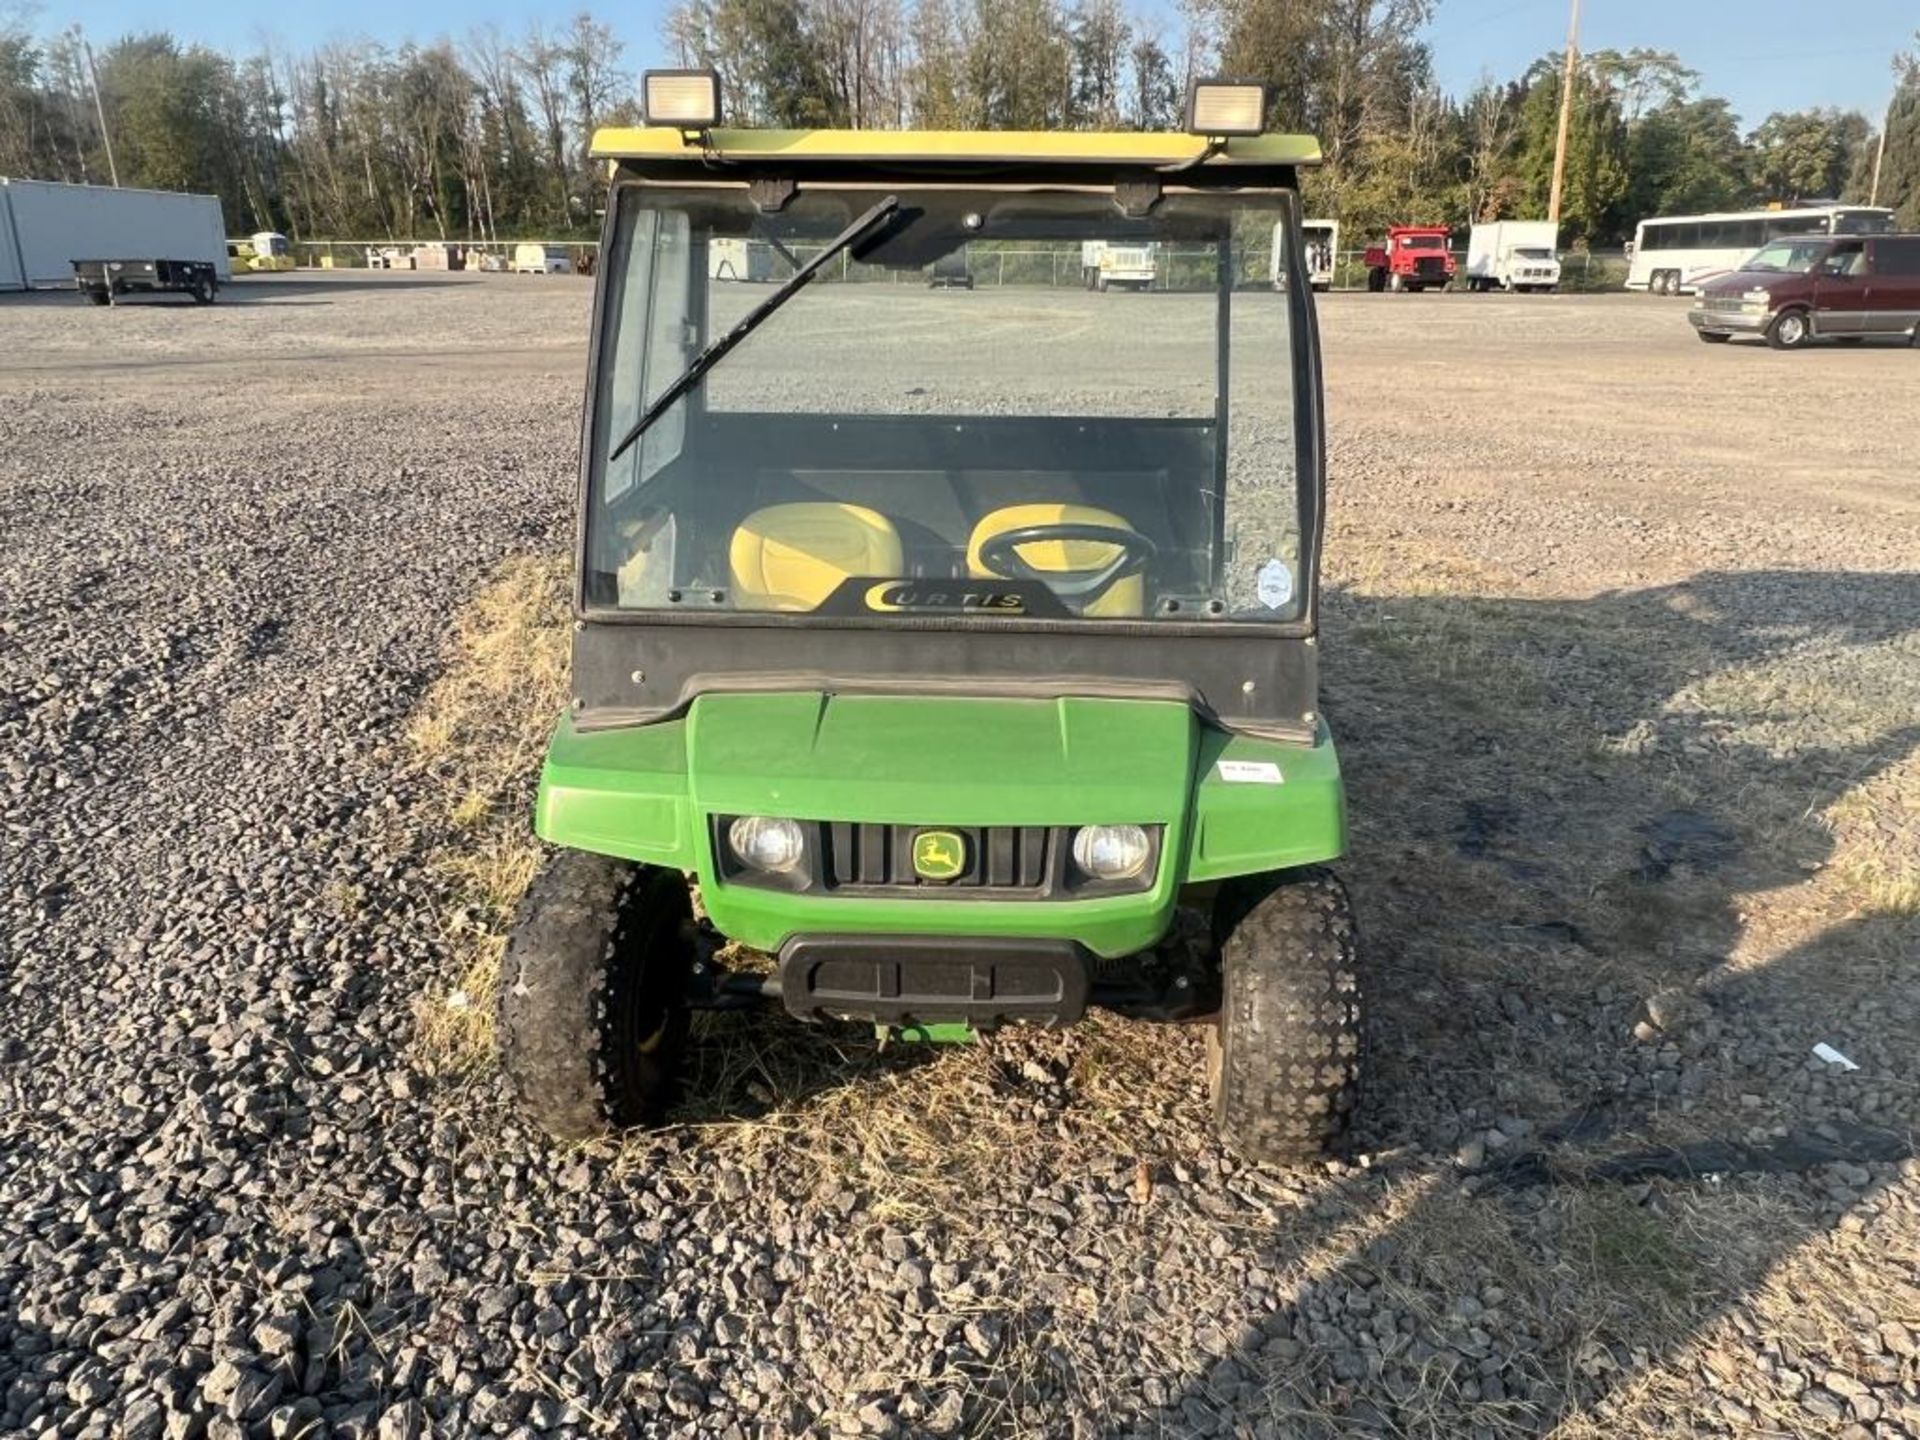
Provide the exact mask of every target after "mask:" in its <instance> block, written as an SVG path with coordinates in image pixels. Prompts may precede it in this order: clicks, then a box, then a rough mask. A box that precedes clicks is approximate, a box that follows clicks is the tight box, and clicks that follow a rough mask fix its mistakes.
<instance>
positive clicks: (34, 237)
mask: <svg viewBox="0 0 1920 1440" xmlns="http://www.w3.org/2000/svg"><path fill="white" fill-rule="evenodd" d="M156 255H163V256H166V257H167V258H168V259H170V260H174V261H190V260H193V261H201V262H204V263H207V264H210V265H212V266H213V268H214V275H215V277H216V278H217V279H220V280H225V279H227V278H228V276H229V275H230V274H231V273H232V271H231V269H230V268H229V266H228V262H227V226H226V222H225V221H224V220H222V219H221V217H220V201H219V199H218V197H216V196H213V195H186V194H181V193H179V192H176V191H171V190H116V189H113V188H111V187H109V186H106V185H65V184H61V183H59V182H57V181H52V180H6V179H0V290H31V289H33V288H35V287H36V286H42V285H45V286H65V285H69V284H71V283H72V282H73V262H74V261H75V260H79V259H83V258H85V257H87V256H106V257H109V258H115V257H120V258H129V257H139V256H156Z"/></svg>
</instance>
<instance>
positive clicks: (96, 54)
mask: <svg viewBox="0 0 1920 1440" xmlns="http://www.w3.org/2000/svg"><path fill="white" fill-rule="evenodd" d="M1438 3H1439V0H1180V5H1179V8H1178V10H1177V12H1176V13H1175V15H1174V16H1173V17H1172V18H1170V19H1168V20H1165V21H1163V20H1162V19H1160V18H1159V12H1155V11H1148V10H1145V9H1141V10H1129V9H1128V8H1127V7H1126V4H1125V3H1124V0H680V3H679V4H678V5H677V6H676V7H675V8H674V9H673V10H672V11H670V12H669V14H668V16H667V18H666V20H665V22H664V25H663V27H662V35H661V39H662V42H663V45H664V48H665V50H666V52H667V56H668V58H669V59H670V60H671V61H673V62H675V63H679V64H683V65H710V66H712V67H713V68H715V69H716V70H718V71H719V72H720V74H721V76H722V78H723V82H724V86H725V95H726V97H727V106H728V111H729V114H728V119H729V121H730V122H733V123H742V124H755V125H775V126H786V127H807V126H851V127H856V128H900V127H904V126H917V127H922V128H931V129H965V128H984V129H1042V130H1051V129H1068V130H1074V129H1149V130H1157V129H1171V128H1177V127H1178V126H1179V124H1180V118H1181V117H1180V111H1181V105H1182V99H1183V96H1184V93H1185V88H1186V85H1187V82H1188V81H1189V80H1190V79H1192V78H1193V77H1195V76H1200V75H1206V74H1210V73H1227V74H1232V75H1234V76H1245V77H1250V78H1258V79H1262V80H1265V81H1266V82H1267V83H1268V84H1269V85H1270V86H1271V87H1272V93H1273V108H1272V116H1271V118H1272V123H1273V126H1274V128H1276V129H1287V130H1305V131H1308V132H1311V133H1313V134H1316V135H1318V136H1319V137H1320V139H1321V141H1322V144H1323V147H1324V149H1325V152H1326V161H1327V163H1326V165H1325V167H1324V168H1323V169H1321V170H1320V171H1318V172H1316V173H1314V174H1311V175H1310V176H1309V177H1308V178H1307V179H1306V181H1305V186H1306V190H1307V196H1306V203H1307V206H1308V208H1309V209H1310V210H1311V211H1313V212H1315V213H1320V214H1327V215H1332V216H1337V217H1338V218H1340V219H1341V220H1342V221H1344V222H1345V223H1346V225H1347V226H1348V227H1349V233H1350V234H1353V235H1356V236H1357V235H1361V234H1369V233H1374V232H1376V231H1377V230H1379V229H1380V228H1382V227H1384V226H1386V225H1388V224H1393V223H1414V222H1418V223H1437V222H1447V223H1452V224H1456V225H1457V224H1462V223H1465V222H1467V221H1471V220H1475V219H1498V218H1502V217H1507V218H1532V217H1538V216H1542V215H1544V214H1545V213H1546V205H1547V190H1548V186H1549V184H1550V180H1551V173H1552V167H1553V155H1554V148H1555V138H1556V130H1557V124H1558V113H1559V106H1560V95H1561V86H1562V83H1563V82H1562V74H1563V66H1562V57H1560V56H1556V55H1545V56H1542V57H1541V58H1540V59H1539V60H1538V61H1536V62H1535V63H1534V64H1533V65H1531V66H1530V67H1529V68H1528V69H1527V70H1526V71H1525V73H1523V74H1521V75H1517V76H1513V77H1511V78H1509V79H1506V80H1493V79H1488V80H1485V81H1483V82H1482V83H1481V84H1480V85H1478V86H1477V87H1475V88H1474V89H1473V90H1472V91H1471V93H1468V94H1466V95H1450V94H1448V93H1446V92H1445V91H1444V90H1443V88H1442V87H1441V86H1440V85H1439V84H1438V83H1437V82H1436V80H1435V78H1434V73H1433V62H1432V55H1431V52H1430V50H1429V47H1428V46H1427V44H1426V42H1425V41H1424V40H1423V39H1422V38H1421V36H1422V31H1423V29H1424V27H1425V26H1426V24H1427V22H1428V21H1430V20H1431V19H1432V18H1433V15H1434V12H1435V10H1436V8H1437V4H1438ZM1916 41H1917V42H1920V37H1916ZM1893 63H1894V78H1895V82H1896V89H1895V97H1894V101H1893V105H1892V107H1891V109H1890V111H1889V112H1888V114H1887V119H1886V124H1887V133H1886V136H1885V144H1884V158H1883V159H1881V160H1880V169H1881V173H1880V186H1879V198H1880V203H1882V204H1889V205H1893V206H1895V207H1896V208H1897V209H1898V210H1899V211H1900V215H1901V219H1902V221H1903V223H1905V224H1906V225H1908V226H1909V227H1912V228H1920V46H1917V48H1916V50H1915V51H1914V52H1911V53H1908V54H1904V55H1900V56H1896V57H1893ZM635 80H636V77H635V74H634V73H633V70H632V68H631V67H630V66H629V64H628V60H627V55H626V52H625V47H624V46H623V44H622V42H621V40H620V39H619V38H618V37H617V36H616V35H615V34H614V32H613V31H612V29H611V28H610V27H609V26H608V25H607V24H605V23H604V22H603V21H601V20H599V19H597V18H596V17H595V16H593V15H592V14H591V13H590V12H586V11H582V12H581V13H579V14H578V15H576V16H575V17H574V18H573V20H572V21H571V22H570V23H568V24H566V25H564V26H549V25H545V24H538V23H536V24H535V25H533V26H531V27H529V28H528V29H526V30H525V31H524V32H522V33H520V34H517V35H512V36H509V35H506V34H504V33H503V32H502V31H500V30H499V29H498V28H497V27H492V26H483V27H480V28H478V29H475V30H473V31H471V32H470V33H468V34H467V35H466V37H465V38H464V39H460V40H453V39H440V40H436V41H434V42H432V43H430V44H422V43H415V42H411V41H409V42H407V43H404V44H401V45H398V46H385V45H380V44H375V43H373V42H359V43H353V44H331V45H327V46H324V47H321V48H319V49H315V50H311V51H307V52H304V53H291V54H290V53H281V52H278V51H274V50H271V49H260V50H257V51H255V52H253V53H250V54H244V55H233V54H226V53H223V52H220V51H217V50H214V49H211V48H209V47H207V46H205V45H201V44H196V43H192V42H188V41H182V40H180V39H178V38H176V37H175V36H173V35H170V34H167V33H164V32H155V33H150V34H142V35H130V36H126V37H122V38H119V39H115V40H112V41H109V42H106V43H103V44H102V45H101V46H100V47H99V48H98V49H97V51H96V50H90V49H89V48H88V47H87V46H86V44H85V42H84V41H83V40H82V39H81V38H80V37H79V35H78V34H77V33H76V32H64V33H56V34H51V35H37V34H35V33H33V32H32V31H31V30H30V29H29V28H28V27H27V26H25V25H24V24H22V23H20V22H19V21H17V20H15V21H13V22H9V21H8V20H7V19H6V16H5V13H4V12H0V174H9V175H15V176H23V177H32V178H42V179H52V180H69V181H85V182H91V183H95V184H100V183H106V182H107V181H108V179H109V177H110V175H112V174H114V173H116V172H117V174H118V176H119V180H120V183H122V184H125V185H139V186H148V187H152V188H158V189H179V190H197V191H209V192H212V193H215V194H217V195H219V196H220V198H221V201H222V203H223V205H224V207H225V210H226V214H227V218H228V223H229V226H230V228H232V229H234V230H235V231H242V230H252V229H277V230H284V231H286V232H288V233H290V234H292V235H294V236H295V237H296V238H298V237H310V238H324V237H338V238H347V237H356V238H361V237H364V238H374V237H392V238H439V239H448V240H454V239H497V238H510V237H513V236H524V235H532V234H543V235H548V234H551V235H574V234H578V235H584V234H589V233H591V232H592V231H593V230H594V229H595V227H596V219H595V217H596V215H597V214H598V212H599V210H600V209H601V208H602V205H603V203H604V186H605V176H604V173H603V172H602V171H601V170H600V169H599V168H598V167H596V166H595V165H594V164H592V163H591V161H590V159H589V156H588V146H589V141H590V137H591V135H592V132H593V130H594V129H595V128H596V127H598V126H601V125H607V124H630V123H635V122H636V121H637V120H638V118H639V105H638V99H637V96H636V93H635ZM1573 83H1574V108H1573V125H1572V131H1571V136H1570V143H1569V149H1568V162H1567V175H1566V186H1565V199H1564V202H1563V210H1562V219H1563V222H1564V226H1563V236H1564V238H1565V240H1566V241H1567V242H1568V243H1575V244H1578V243H1586V244H1591V245H1594V246H1596V247H1600V246H1612V245H1617V244H1618V243H1620V241H1622V240H1623V239H1626V238H1628V237H1630V236H1631V234H1632V229H1633V225H1634V223H1635V222H1636V221H1637V220H1639V219H1640V218H1642V217H1644V216H1648V215H1657V214H1672V213H1685V212H1690V211H1700V210H1710V209H1722V208H1741V207H1746V206H1753V205H1761V204H1767V203H1771V202H1780V203H1791V202H1793V201H1798V200H1806V199H1812V198H1839V199H1846V200H1853V201H1863V200H1865V199H1866V198H1867V194H1868V190H1869V188H1870V186H1871V184H1872V174H1873V167H1874V164H1875V160H1876V156H1878V155H1879V154H1880V152H1881V148H1882V146H1881V136H1880V134H1879V130H1878V125H1877V124H1876V121H1877V120H1878V117H1873V118H1869V117H1868V116H1866V115H1863V114H1861V113H1859V112H1857V111H1851V110H1836V109H1809V110H1796V111H1779V112H1775V113H1774V114H1771V115H1768V116H1766V117H1765V118H1764V119H1762V120H1761V121H1760V122H1759V123H1758V124H1757V125H1755V126H1753V127H1752V128H1751V129H1748V130H1743V129H1742V127H1741V124H1740V120H1739V117H1738V116H1736V114H1735V113H1734V111H1733V109H1732V107H1731V106H1730V105H1729V104H1728V102H1727V101H1726V100H1724V99H1722V98H1720V97H1717V96H1713V95H1708V94H1705V93H1703V91H1702V88H1701V81H1700V76H1699V74H1698V73H1697V72H1696V71H1694V70H1692V69H1690V68H1688V67H1687V66H1686V65H1685V64H1683V63H1682V62H1681V60H1680V59H1679V58H1678V57H1676V56H1675V55H1672V54H1670V53H1668V52H1665V51H1657V50H1646V49H1641V50H1631V51H1626V52H1621V51H1612V50H1602V51H1596V52H1594V53H1592V54H1588V55H1583V56H1580V57H1579V59H1578V62H1577V64H1576V66H1575V70H1574V81H1573ZM103 119H104V130H103V126H102V120H103ZM109 141H110V142H111V152H112V153H111V156H109V153H108V151H109V144H108V142H109Z"/></svg>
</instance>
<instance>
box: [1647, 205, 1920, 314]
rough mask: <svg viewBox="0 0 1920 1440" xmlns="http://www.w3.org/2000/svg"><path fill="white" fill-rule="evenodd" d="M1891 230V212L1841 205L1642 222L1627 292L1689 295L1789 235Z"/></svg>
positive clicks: (1673, 217) (1687, 216) (1878, 232)
mask: <svg viewBox="0 0 1920 1440" xmlns="http://www.w3.org/2000/svg"><path fill="white" fill-rule="evenodd" d="M1892 229H1893V211H1891V210H1885V209H1872V208H1869V207H1868V206H1865V205H1840V204H1828V205H1802V206H1800V207H1798V208H1796V209H1792V210H1742V211H1738V212H1729V213H1727V214H1722V215H1671V216H1664V217H1662V218H1661V219H1658V220H1642V221H1641V222H1640V223H1639V225H1638V226H1636V227H1635V229H1634V232H1633V263H1632V264H1631V265H1629V266H1628V268H1627V289H1629V290H1645V291H1646V292H1647V293H1648V294H1651V295H1687V294H1691V293H1692V292H1693V291H1694V290H1695V289H1696V288H1698V287H1699V286H1700V285H1701V284H1702V283H1703V282H1705V281H1707V280H1711V279H1713V278H1714V277H1715V276H1716V275H1726V274H1729V273H1731V272H1732V271H1735V270H1738V269H1739V268H1740V262H1741V261H1742V260H1745V259H1746V258H1747V257H1748V256H1749V255H1751V254H1753V252H1754V251H1756V250H1758V249H1759V248H1760V247H1761V246H1762V245H1765V244H1766V243H1767V242H1768V241H1770V240H1778V239H1780V238H1781V237H1783V236H1788V235H1881V234H1885V233H1886V232H1887V231H1890V230H1892Z"/></svg>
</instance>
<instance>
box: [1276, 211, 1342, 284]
mask: <svg viewBox="0 0 1920 1440" xmlns="http://www.w3.org/2000/svg"><path fill="white" fill-rule="evenodd" d="M1285 229H1286V222H1285V221H1284V220H1283V221H1281V222H1280V224H1278V225H1275V226H1274V227H1273V250H1272V255H1273V258H1272V260H1271V262H1270V263H1269V265H1268V268H1267V279H1268V280H1269V281H1271V282H1272V284H1273V288H1274V289H1276V290H1284V289H1286V288H1287V269H1286V253H1287V246H1286V236H1285V235H1284V234H1283V233H1282V232H1283V231H1284V230H1285ZM1300 240H1301V245H1300V251H1301V254H1302V255H1303V256H1304V257H1305V263H1306V267H1307V284H1308V285H1309V286H1311V287H1312V288H1313V289H1315V290H1317V291H1327V290H1331V289H1332V288H1333V272H1334V267H1335V266H1337V265H1338V264H1339V263H1340V222H1339V221H1338V220H1302V221H1301V222H1300Z"/></svg>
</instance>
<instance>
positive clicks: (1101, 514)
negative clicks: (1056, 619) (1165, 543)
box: [967, 503, 1147, 617]
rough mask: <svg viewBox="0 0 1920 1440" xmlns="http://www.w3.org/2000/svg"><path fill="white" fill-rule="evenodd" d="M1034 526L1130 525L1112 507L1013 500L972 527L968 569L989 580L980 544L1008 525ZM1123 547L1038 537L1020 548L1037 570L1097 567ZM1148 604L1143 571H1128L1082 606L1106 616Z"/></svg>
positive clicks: (1010, 527) (1133, 612)
mask: <svg viewBox="0 0 1920 1440" xmlns="http://www.w3.org/2000/svg"><path fill="white" fill-rule="evenodd" d="M1029 525H1105V526H1107V527H1109V528H1110V529H1114V530H1131V529H1133V526H1131V525H1129V524H1128V523H1127V522H1126V520H1125V519H1124V518H1122V517H1121V516H1119V515H1116V514H1114V513H1113V512H1112V511H1111V510H1097V509H1095V508H1094V507H1093V506H1091V505H1062V504H1054V503H1049V504H1043V505H1008V506H1005V507H1004V508H1002V509H999V510H994V511H991V512H989V513H988V514H987V515H986V516H985V517H984V518H982V520H981V521H980V523H979V524H978V525H976V526H974V527H973V537H972V538H971V539H970V540H968V541H967V573H968V574H969V575H971V576H973V577H974V578H976V579H985V578H986V577H988V576H991V575H992V574H993V572H992V571H991V570H989V569H987V567H986V566H984V565H982V564H981V563H980V547H981V546H983V545H985V544H986V543H987V541H989V540H991V539H992V538H993V537H994V536H996V535H1001V534H1004V533H1006V532H1007V531H1009V530H1024V529H1026V528H1027V527H1028V526H1029ZM1119 550H1120V547H1119V546H1117V545H1108V544H1106V543H1104V542H1103V541H1099V540H1035V541H1033V542H1032V543H1031V544H1027V545H1022V546H1020V547H1019V552H1020V558H1021V559H1022V560H1025V561H1026V562H1027V564H1029V565H1031V566H1033V568H1034V569H1036V570H1058V571H1061V572H1062V573H1065V572H1068V571H1076V570H1079V571H1085V570H1098V569H1099V568H1100V567H1101V566H1102V565H1111V564H1112V563H1113V562H1114V561H1115V560H1116V559H1118V558H1119ZM1146 603H1147V582H1146V578H1145V577H1144V576H1141V575H1129V576H1127V577H1126V578H1125V579H1124V580H1119V581H1116V582H1115V583H1114V586H1113V588H1112V589H1111V590H1109V591H1107V593H1106V594H1104V595H1102V596H1101V597H1100V598H1099V599H1098V600H1095V601H1093V602H1092V603H1090V604H1089V605H1087V606H1086V607H1085V608H1084V609H1082V610H1081V612H1080V613H1081V614H1082V615H1095V616H1104V617H1115V616H1126V615H1138V614H1141V613H1142V612H1143V611H1144V610H1145V608H1146Z"/></svg>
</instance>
